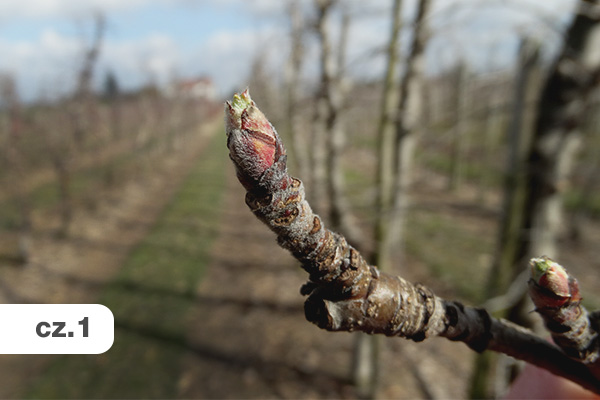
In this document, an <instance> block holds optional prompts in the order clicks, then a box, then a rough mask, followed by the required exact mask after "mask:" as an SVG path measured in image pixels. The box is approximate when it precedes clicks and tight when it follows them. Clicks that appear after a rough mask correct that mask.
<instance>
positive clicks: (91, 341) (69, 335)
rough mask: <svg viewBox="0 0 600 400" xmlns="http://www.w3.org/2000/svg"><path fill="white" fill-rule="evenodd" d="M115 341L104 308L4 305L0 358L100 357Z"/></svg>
mask: <svg viewBox="0 0 600 400" xmlns="http://www.w3.org/2000/svg"><path fill="white" fill-rule="evenodd" d="M114 337H115V318H114V316H113V313H112V312H111V311H110V310H109V309H108V308H107V307H105V306H103V305H101V304H0V354H100V353H104V352H105V351H107V350H108V349H110V348H111V346H112V344H113V341H114Z"/></svg>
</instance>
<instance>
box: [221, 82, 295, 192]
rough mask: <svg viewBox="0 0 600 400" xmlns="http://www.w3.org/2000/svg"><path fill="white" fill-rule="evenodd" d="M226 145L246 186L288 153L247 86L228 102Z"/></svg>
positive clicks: (249, 186)
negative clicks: (253, 99)
mask: <svg viewBox="0 0 600 400" xmlns="http://www.w3.org/2000/svg"><path fill="white" fill-rule="evenodd" d="M225 129H226V132H227V147H228V148H229V152H230V157H231V159H232V160H233V162H234V164H235V166H236V168H237V172H238V179H239V180H240V182H241V183H242V185H244V187H245V188H246V189H247V190H251V189H252V188H253V187H255V186H256V183H257V182H258V181H259V180H260V177H261V176H262V175H263V174H264V172H265V171H266V170H267V169H269V168H270V167H271V166H272V165H273V164H274V163H275V162H276V161H277V160H278V159H279V157H280V156H282V155H284V154H285V151H284V149H283V146H282V144H281V141H280V139H279V136H278V135H277V132H276V131H275V129H274V128H273V126H272V125H271V123H270V122H269V120H268V119H267V117H265V115H264V114H263V113H262V112H261V111H260V110H259V109H258V107H256V104H255V103H254V101H252V98H251V97H250V93H249V92H248V89H246V90H244V91H243V92H242V93H239V94H237V93H236V94H235V95H234V96H233V99H232V100H231V101H228V102H227V103H226V104H225Z"/></svg>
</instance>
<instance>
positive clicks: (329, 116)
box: [313, 0, 360, 243]
mask: <svg viewBox="0 0 600 400" xmlns="http://www.w3.org/2000/svg"><path fill="white" fill-rule="evenodd" d="M337 3H338V0H315V7H316V9H317V23H316V29H317V35H318V37H319V43H320V48H321V52H320V71H321V74H320V84H319V91H318V95H317V101H316V107H317V118H316V124H315V125H316V129H315V131H319V134H318V135H319V136H324V137H325V141H324V144H325V145H326V146H325V148H326V149H327V152H326V154H321V153H322V152H323V150H322V149H319V150H318V151H317V149H314V150H313V151H317V153H318V154H319V157H322V156H325V164H324V166H325V179H326V185H325V187H326V188H327V210H328V215H329V219H330V222H331V224H332V225H333V227H334V229H339V230H340V231H342V232H344V233H345V234H346V235H347V236H348V238H349V240H351V241H352V242H353V243H358V242H360V239H359V233H358V231H357V229H356V227H355V224H354V221H353V216H352V213H351V210H350V205H349V203H348V200H347V198H346V196H345V195H344V175H343V170H342V150H343V147H344V144H345V141H346V135H345V132H344V129H343V127H342V121H341V119H342V112H343V108H344V94H345V93H344V88H343V82H342V81H343V66H344V63H345V60H344V58H345V47H346V46H347V43H346V42H347V37H348V33H347V31H348V28H349V25H350V15H349V14H348V12H347V10H345V11H344V12H343V17H342V25H341V33H340V43H339V44H338V46H337V49H338V57H337V62H336V57H335V54H334V52H333V48H332V47H333V46H332V40H331V35H330V25H331V23H330V18H331V13H332V10H333V8H334V6H335V5H336V4H337ZM314 142H315V143H318V141H316V140H315V141H314ZM321 144H323V143H321ZM315 156H316V154H315ZM315 161H316V160H315ZM320 168H321V166H320V165H317V163H315V165H314V166H313V169H314V170H315V171H314V173H315V175H314V176H315V178H318V177H319V175H320V174H321V172H320V171H319V169H320ZM319 179H321V178H318V179H315V181H314V182H313V183H314V185H315V188H316V186H318V185H319V183H318V182H319Z"/></svg>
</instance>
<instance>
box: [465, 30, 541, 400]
mask: <svg viewBox="0 0 600 400" xmlns="http://www.w3.org/2000/svg"><path fill="white" fill-rule="evenodd" d="M538 56H539V45H538V44H537V43H534V42H532V41H531V40H530V39H527V38H523V39H522V40H521V45H520V49H519V57H518V61H517V68H516V79H515V86H514V97H513V102H512V113H511V116H512V120H511V123H510V126H509V128H508V132H507V138H508V140H507V141H508V155H507V157H506V170H505V171H506V178H505V182H504V200H503V205H502V212H501V217H500V221H499V229H498V232H499V235H498V244H497V250H496V255H495V257H494V259H493V265H492V267H491V269H490V274H489V276H488V282H487V285H486V289H485V294H486V295H487V296H489V297H494V296H499V295H500V294H502V293H505V292H506V291H507V289H508V287H509V285H510V283H511V281H512V280H513V279H514V278H515V274H516V275H518V272H517V271H516V270H515V269H514V268H513V267H514V264H513V260H514V256H515V250H516V246H517V239H518V236H519V230H520V229H521V227H520V226H519V223H520V221H521V220H522V218H523V198H524V197H523V196H524V191H525V189H526V188H525V163H526V160H525V155H526V154H527V152H528V150H527V149H528V148H529V147H530V146H531V136H532V122H533V121H532V113H531V112H528V106H529V110H530V109H531V107H532V105H531V103H532V100H533V98H534V96H533V95H532V92H533V90H532V89H535V88H534V87H533V85H532V84H531V81H532V76H533V73H534V69H535V68H536V67H537V64H538V58H539V57H538ZM522 290H523V293H522V294H525V290H526V285H525V281H523V289H522ZM496 359H497V358H496V355H492V354H481V355H478V356H476V360H475V367H474V368H473V371H474V374H473V377H472V381H471V389H470V390H471V394H470V397H471V398H487V397H490V396H492V397H495V395H494V394H492V393H490V392H491V391H492V389H491V385H490V382H489V380H490V379H491V377H492V375H491V372H490V371H491V370H492V369H493V366H494V364H495V363H496ZM496 368H501V367H499V366H498V365H496ZM497 375H498V374H497ZM496 395H499V393H496Z"/></svg>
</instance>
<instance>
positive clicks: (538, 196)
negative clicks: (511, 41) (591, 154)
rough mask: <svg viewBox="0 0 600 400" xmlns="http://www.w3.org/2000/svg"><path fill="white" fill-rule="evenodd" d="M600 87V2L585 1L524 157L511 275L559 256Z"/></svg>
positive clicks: (517, 313)
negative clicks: (569, 193)
mask: <svg viewBox="0 0 600 400" xmlns="http://www.w3.org/2000/svg"><path fill="white" fill-rule="evenodd" d="M598 86H600V0H581V1H580V2H579V10H578V12H577V14H576V16H575V18H574V19H573V21H572V23H571V25H570V27H569V29H568V30H567V32H566V34H565V43H564V45H563V49H562V51H561V52H560V54H559V56H558V57H557V59H556V61H555V62H554V64H553V66H552V68H551V69H550V71H549V74H548V77H547V79H546V81H545V84H544V87H543V89H542V92H541V96H540V101H539V103H538V112H537V116H536V121H535V126H534V130H533V137H532V140H531V145H530V146H528V148H527V151H526V152H525V156H524V160H525V162H524V176H523V178H522V179H523V182H524V184H523V190H522V194H520V195H519V196H518V197H519V198H518V204H517V205H515V207H519V208H520V209H521V210H522V211H521V213H520V214H521V216H520V217H519V218H518V220H517V221H514V222H513V225H514V227H515V228H514V230H513V231H514V234H515V235H517V239H516V241H515V242H516V243H515V244H514V250H513V251H511V254H510V256H507V260H506V261H502V262H506V264H505V265H507V267H506V268H509V269H510V270H512V271H522V270H523V269H524V268H525V267H526V265H525V262H526V260H527V259H528V258H529V257H531V256H533V255H535V256H541V255H547V256H550V257H556V255H557V249H556V241H557V237H558V234H559V228H560V227H561V226H562V225H563V224H562V195H563V193H564V192H565V190H566V189H567V187H568V176H569V173H570V172H571V167H572V162H573V156H574V154H575V150H576V148H577V144H578V142H579V128H580V126H581V124H582V122H583V119H584V112H585V110H586V107H585V105H586V103H587V102H588V101H589V98H590V94H592V93H593V92H594V90H597V88H598ZM524 298H525V297H522V299H524ZM525 304H526V302H525V301H524V300H523V301H520V302H519V303H518V304H516V305H515V306H514V307H513V308H512V309H511V310H510V312H509V313H508V317H509V318H510V319H511V320H513V321H517V322H522V321H519V319H520V318H522V315H523V306H524V305H525ZM531 309H533V306H530V307H529V309H528V310H525V311H530V310H531Z"/></svg>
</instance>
